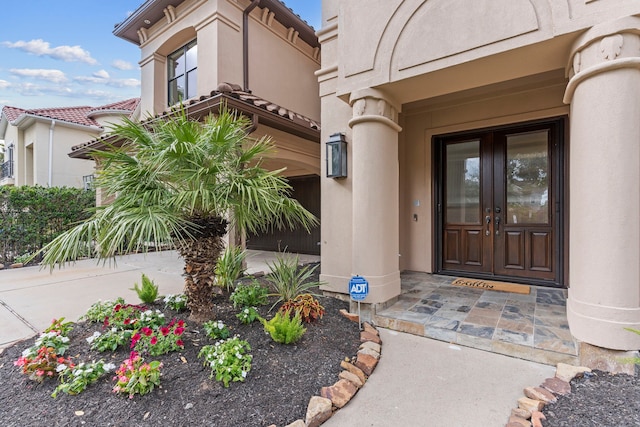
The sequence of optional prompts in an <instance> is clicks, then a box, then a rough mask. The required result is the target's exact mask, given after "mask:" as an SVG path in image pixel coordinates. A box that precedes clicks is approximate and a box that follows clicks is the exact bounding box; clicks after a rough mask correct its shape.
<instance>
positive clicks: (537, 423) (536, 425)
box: [531, 411, 547, 427]
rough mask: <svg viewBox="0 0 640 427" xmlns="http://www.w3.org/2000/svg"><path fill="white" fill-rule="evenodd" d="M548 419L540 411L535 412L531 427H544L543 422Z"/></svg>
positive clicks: (532, 415) (532, 416)
mask: <svg viewBox="0 0 640 427" xmlns="http://www.w3.org/2000/svg"><path fill="white" fill-rule="evenodd" d="M546 419H547V417H545V416H544V414H543V413H542V412H540V411H533V412H532V413H531V425H532V426H533V427H542V420H546Z"/></svg>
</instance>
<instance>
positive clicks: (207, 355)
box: [198, 336, 253, 387]
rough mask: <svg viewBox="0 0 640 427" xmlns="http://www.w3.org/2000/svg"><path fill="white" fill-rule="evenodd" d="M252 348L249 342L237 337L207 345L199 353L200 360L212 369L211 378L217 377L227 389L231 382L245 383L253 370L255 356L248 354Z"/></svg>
mask: <svg viewBox="0 0 640 427" xmlns="http://www.w3.org/2000/svg"><path fill="white" fill-rule="evenodd" d="M250 350H251V346H250V345H249V343H248V342H247V341H244V340H241V339H240V338H238V337H237V336H235V337H233V338H229V339H227V340H224V341H218V342H217V343H215V344H214V345H205V346H204V347H202V349H201V350H200V352H199V353H198V358H204V362H203V364H204V366H207V367H209V368H210V369H211V375H210V376H209V378H213V377H214V376H215V377H216V381H222V383H223V384H224V386H225V387H229V383H230V382H231V381H244V380H245V378H246V377H247V374H248V373H249V371H250V370H251V360H252V359H253V356H251V355H250V354H248V352H249V351H250Z"/></svg>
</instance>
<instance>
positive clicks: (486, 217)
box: [484, 215, 491, 236]
mask: <svg viewBox="0 0 640 427" xmlns="http://www.w3.org/2000/svg"><path fill="white" fill-rule="evenodd" d="M484 220H485V221H486V222H487V229H486V230H485V232H484V234H485V235H486V236H488V235H489V234H491V231H489V227H490V226H491V215H487V216H485V217H484Z"/></svg>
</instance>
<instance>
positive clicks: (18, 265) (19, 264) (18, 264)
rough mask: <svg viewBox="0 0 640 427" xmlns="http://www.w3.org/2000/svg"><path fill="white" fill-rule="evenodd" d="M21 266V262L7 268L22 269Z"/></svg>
mask: <svg viewBox="0 0 640 427" xmlns="http://www.w3.org/2000/svg"><path fill="white" fill-rule="evenodd" d="M23 265H24V264H22V263H21V262H16V263H14V264H11V265H10V266H9V268H20V267H22V266H23Z"/></svg>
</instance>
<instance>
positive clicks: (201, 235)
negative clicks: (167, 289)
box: [177, 218, 227, 323]
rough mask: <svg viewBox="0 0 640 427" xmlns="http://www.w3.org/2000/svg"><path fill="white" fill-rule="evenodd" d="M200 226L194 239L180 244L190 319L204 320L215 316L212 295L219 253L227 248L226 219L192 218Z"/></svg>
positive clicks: (200, 321) (213, 295)
mask: <svg viewBox="0 0 640 427" xmlns="http://www.w3.org/2000/svg"><path fill="white" fill-rule="evenodd" d="M190 221H192V222H194V223H196V224H198V225H199V226H200V227H201V228H200V229H198V230H197V231H196V232H195V233H192V234H193V238H191V239H189V238H187V239H185V240H183V241H182V242H179V243H178V245H177V246H178V252H179V253H180V255H181V256H182V257H183V258H184V261H185V265H184V278H185V284H184V293H185V295H186V296H187V307H188V309H189V311H191V314H190V316H189V319H190V320H191V321H194V322H196V323H204V322H206V321H207V320H212V319H214V318H215V312H214V304H213V298H214V297H215V292H214V277H215V268H216V264H217V262H218V258H219V257H220V254H221V253H222V251H223V250H224V240H223V237H224V235H225V233H226V225H227V222H226V220H224V219H221V218H207V219H200V218H190Z"/></svg>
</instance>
